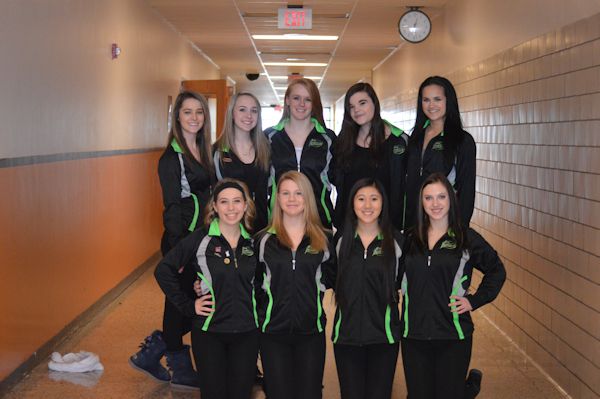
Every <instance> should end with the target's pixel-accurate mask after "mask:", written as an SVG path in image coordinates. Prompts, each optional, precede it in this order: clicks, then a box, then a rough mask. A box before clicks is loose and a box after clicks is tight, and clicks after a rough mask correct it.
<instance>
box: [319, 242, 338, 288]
mask: <svg viewBox="0 0 600 399" xmlns="http://www.w3.org/2000/svg"><path fill="white" fill-rule="evenodd" d="M327 241H328V244H327V246H328V250H329V259H327V260H326V261H325V262H324V263H323V264H322V265H321V270H322V272H323V284H324V285H325V288H327V289H329V288H335V279H336V278H337V252H336V251H335V247H334V244H333V237H331V236H330V235H328V236H327Z"/></svg>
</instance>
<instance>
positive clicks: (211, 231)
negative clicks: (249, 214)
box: [208, 218, 250, 240]
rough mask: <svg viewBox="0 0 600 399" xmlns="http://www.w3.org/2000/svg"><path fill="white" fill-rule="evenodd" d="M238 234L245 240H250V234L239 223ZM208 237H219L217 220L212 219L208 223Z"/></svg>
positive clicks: (219, 231)
mask: <svg viewBox="0 0 600 399" xmlns="http://www.w3.org/2000/svg"><path fill="white" fill-rule="evenodd" d="M240 232H241V234H242V237H244V238H245V239H246V240H249V239H250V233H248V231H247V230H246V228H245V227H244V225H243V224H241V223H240ZM208 235H209V236H211V237H220V236H221V235H222V234H221V229H220V228H219V218H214V219H213V221H212V222H210V227H209V228H208Z"/></svg>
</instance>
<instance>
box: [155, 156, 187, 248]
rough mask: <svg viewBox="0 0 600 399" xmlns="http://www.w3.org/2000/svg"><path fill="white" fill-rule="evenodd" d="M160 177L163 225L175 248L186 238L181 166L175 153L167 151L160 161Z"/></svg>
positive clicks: (170, 243)
mask: <svg viewBox="0 0 600 399" xmlns="http://www.w3.org/2000/svg"><path fill="white" fill-rule="evenodd" d="M158 177H159V179H160V188H161V190H162V197H163V205H164V210H163V225H164V227H165V232H166V235H167V240H168V242H169V246H170V247H171V248H173V247H174V246H175V245H177V243H178V242H179V241H180V240H181V239H182V238H183V237H184V236H185V226H184V223H183V219H182V215H181V166H180V164H179V157H178V156H177V154H176V153H175V152H174V151H169V150H167V151H166V152H165V154H164V155H163V156H162V157H161V158H160V160H159V161H158Z"/></svg>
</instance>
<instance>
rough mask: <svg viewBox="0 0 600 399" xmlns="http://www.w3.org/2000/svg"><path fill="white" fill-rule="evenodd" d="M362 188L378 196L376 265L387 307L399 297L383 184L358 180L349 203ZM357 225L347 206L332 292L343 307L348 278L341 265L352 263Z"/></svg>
mask: <svg viewBox="0 0 600 399" xmlns="http://www.w3.org/2000/svg"><path fill="white" fill-rule="evenodd" d="M364 187H374V188H375V189H376V190H377V191H378V192H379V194H380V195H381V202H382V204H381V213H380V214H379V218H378V219H377V221H378V224H379V229H380V231H381V235H382V236H383V242H382V245H381V250H382V252H383V256H382V260H383V262H380V263H379V266H380V267H381V270H382V272H383V287H381V291H382V292H383V293H384V294H385V298H386V301H387V302H388V303H389V304H393V303H396V302H397V301H398V295H397V292H396V288H395V278H396V250H395V247H394V230H393V227H392V223H391V221H390V217H389V204H388V199H387V196H386V194H385V189H384V188H383V185H382V184H381V183H380V182H379V181H378V180H376V179H372V178H364V179H360V180H359V181H357V182H356V183H355V184H354V186H352V190H351V191H350V196H349V197H348V198H349V199H348V200H349V201H351V203H353V202H354V197H355V196H356V194H357V193H358V190H360V189H361V188H364ZM357 225H358V218H357V217H356V213H355V212H354V207H353V206H348V207H347V208H346V219H345V223H344V229H343V232H342V236H341V238H340V239H341V240H342V243H341V246H340V250H339V254H338V274H337V281H336V290H335V300H336V301H337V303H338V304H339V305H340V306H341V307H342V308H343V307H344V306H345V305H347V293H346V292H345V291H344V284H343V281H344V279H346V278H348V277H347V275H346V268H345V267H344V266H345V265H346V264H348V262H351V260H350V257H351V256H352V246H353V245H354V238H355V234H356V227H357Z"/></svg>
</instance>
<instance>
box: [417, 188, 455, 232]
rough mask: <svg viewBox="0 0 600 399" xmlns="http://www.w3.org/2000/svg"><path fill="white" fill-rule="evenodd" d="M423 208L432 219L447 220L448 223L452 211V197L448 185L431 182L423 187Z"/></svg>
mask: <svg viewBox="0 0 600 399" xmlns="http://www.w3.org/2000/svg"><path fill="white" fill-rule="evenodd" d="M421 195H422V201H423V210H424V211H425V213H426V214H427V216H429V219H430V220H431V221H434V220H435V221H445V222H446V223H448V212H449V211H450V197H449V195H448V190H446V187H445V186H444V185H443V184H442V183H440V182H436V183H431V184H428V185H427V186H425V187H424V188H423V192H422V194H421Z"/></svg>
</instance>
